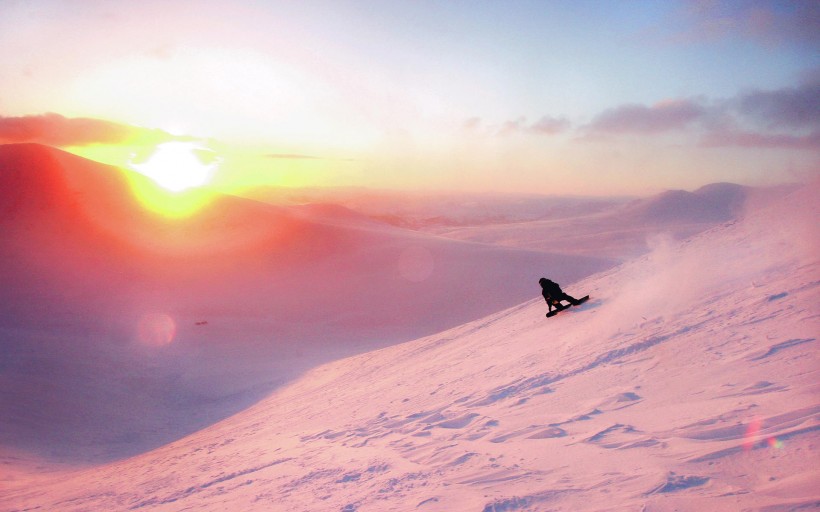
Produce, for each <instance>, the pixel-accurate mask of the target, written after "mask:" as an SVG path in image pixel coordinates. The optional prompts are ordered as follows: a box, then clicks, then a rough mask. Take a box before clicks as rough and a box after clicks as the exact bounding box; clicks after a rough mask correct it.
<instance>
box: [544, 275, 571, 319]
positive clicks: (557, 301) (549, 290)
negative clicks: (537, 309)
mask: <svg viewBox="0 0 820 512" xmlns="http://www.w3.org/2000/svg"><path fill="white" fill-rule="evenodd" d="M538 284H540V285H541V295H542V296H543V297H544V300H545V301H547V306H549V310H550V312H552V308H553V306H555V309H564V307H566V306H562V305H561V301H562V300H565V301H567V302H569V303H570V304H572V305H573V306H577V305H578V304H580V302H579V301H578V299H576V298H575V297H572V296H570V295H567V294H566V293H564V291H563V290H561V287H560V286H558V283H556V282H553V281H550V280H549V279H547V278H546V277H542V278H541V279H539V280H538Z"/></svg>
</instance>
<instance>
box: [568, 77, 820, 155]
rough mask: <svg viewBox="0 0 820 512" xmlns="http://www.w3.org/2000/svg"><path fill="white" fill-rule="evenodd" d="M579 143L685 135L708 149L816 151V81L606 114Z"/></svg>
mask: <svg viewBox="0 0 820 512" xmlns="http://www.w3.org/2000/svg"><path fill="white" fill-rule="evenodd" d="M579 131H580V134H581V140H587V141H590V140H602V138H609V137H617V136H621V135H641V136H647V137H650V136H653V135H660V134H664V133H688V134H693V135H695V136H696V137H698V138H699V140H700V144H701V145H702V146H707V147H721V146H736V147H765V148H791V149H820V80H810V81H807V82H805V83H804V84H801V85H800V86H798V87H787V88H782V89H774V90H767V91H764V90H756V91H748V92H744V93H741V94H738V95H737V96H735V97H732V98H728V99H718V100H712V101H709V100H707V99H704V98H685V99H671V100H667V101H663V102H660V103H656V104H654V105H640V104H627V105H620V106H617V107H614V108H611V109H607V110H605V111H603V112H601V113H600V114H598V115H597V116H595V117H594V118H593V120H592V121H591V122H590V123H588V124H586V125H584V126H582V127H581V128H580V130H579Z"/></svg>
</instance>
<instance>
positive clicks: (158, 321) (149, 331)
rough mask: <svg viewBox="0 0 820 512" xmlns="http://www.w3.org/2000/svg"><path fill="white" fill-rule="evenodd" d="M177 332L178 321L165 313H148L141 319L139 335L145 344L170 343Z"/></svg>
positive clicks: (160, 344)
mask: <svg viewBox="0 0 820 512" xmlns="http://www.w3.org/2000/svg"><path fill="white" fill-rule="evenodd" d="M176 333H177V326H176V322H174V319H173V318H171V317H170V316H168V315H166V314H165V313H151V314H146V315H143V317H142V318H141V319H140V321H139V325H138V335H139V339H140V341H141V342H142V343H144V344H145V345H150V346H164V345H168V344H170V343H171V342H172V341H174V337H175V336H176Z"/></svg>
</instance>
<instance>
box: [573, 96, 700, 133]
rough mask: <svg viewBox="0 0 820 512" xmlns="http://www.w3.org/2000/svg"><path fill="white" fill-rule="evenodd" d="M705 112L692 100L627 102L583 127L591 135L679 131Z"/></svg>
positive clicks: (599, 115) (605, 112)
mask: <svg viewBox="0 0 820 512" xmlns="http://www.w3.org/2000/svg"><path fill="white" fill-rule="evenodd" d="M707 115H708V111H707V109H706V107H704V106H703V105H701V104H699V103H698V102H695V101H694V100H669V101H664V102H661V103H658V104H656V105H653V106H649V107H647V106H645V105H636V104H628V105H622V106H619V107H615V108H612V109H609V110H605V111H604V112H602V113H600V114H598V116H596V117H595V119H593V120H592V122H591V123H590V124H588V125H586V126H585V127H584V128H585V130H586V131H587V132H589V133H593V134H626V133H642V134H651V133H660V132H667V131H670V130H680V129H683V128H686V127H688V126H689V125H691V124H692V123H693V122H695V121H697V120H699V119H703V118H704V117H705V116H707Z"/></svg>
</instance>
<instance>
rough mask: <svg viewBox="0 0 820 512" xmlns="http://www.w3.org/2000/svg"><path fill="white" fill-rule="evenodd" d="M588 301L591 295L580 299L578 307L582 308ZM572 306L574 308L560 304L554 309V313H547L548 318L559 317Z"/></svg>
mask: <svg viewBox="0 0 820 512" xmlns="http://www.w3.org/2000/svg"><path fill="white" fill-rule="evenodd" d="M588 300H589V295H584V296H583V297H581V298H580V299H578V305H579V306H580V305H581V304H583V303H584V302H586V301H588ZM571 306H572V304H567V305H566V306H564V305H560V304H559V305H558V306H554V307H555V309H553V310H552V311H550V312H549V313H547V318H549V317H551V316H555V315H557V314H558V313H560V312H561V311H563V310H565V309H567V308H569V307H571Z"/></svg>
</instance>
